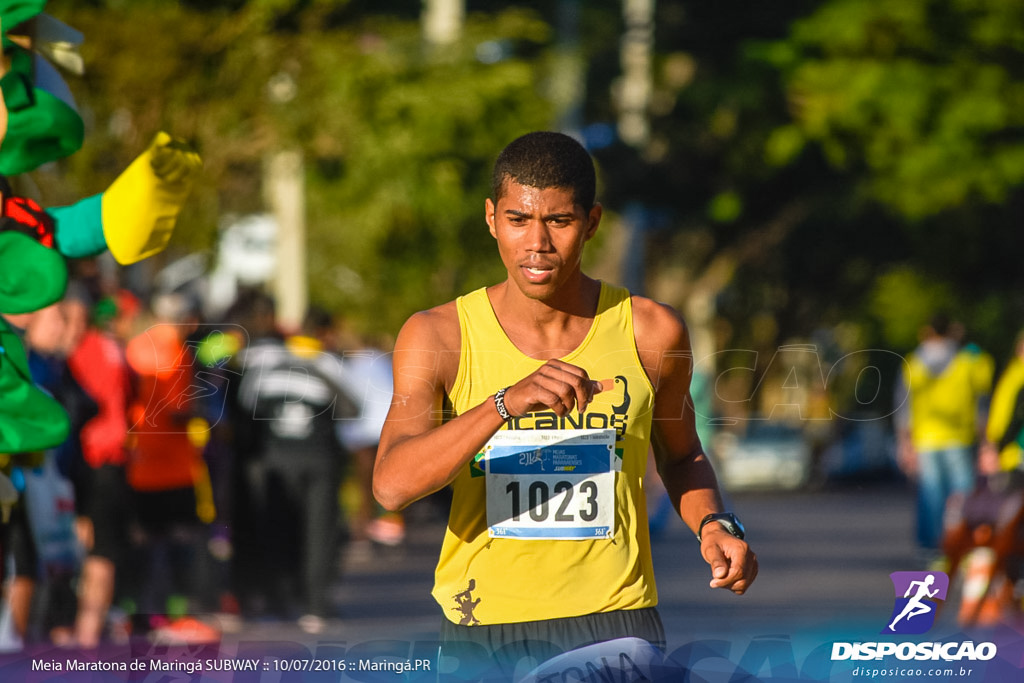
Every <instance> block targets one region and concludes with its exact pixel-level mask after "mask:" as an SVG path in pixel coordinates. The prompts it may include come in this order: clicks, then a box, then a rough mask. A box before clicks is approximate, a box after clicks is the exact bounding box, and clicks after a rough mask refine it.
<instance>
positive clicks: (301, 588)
mask: <svg viewBox="0 0 1024 683" xmlns="http://www.w3.org/2000/svg"><path fill="white" fill-rule="evenodd" d="M220 317H221V318H222V319H221V320H219V321H217V322H211V321H209V320H204V319H203V317H202V315H201V313H200V308H199V302H198V301H197V300H195V299H194V298H192V297H190V296H188V295H183V294H178V293H171V294H158V295H155V296H153V297H152V298H151V299H150V300H148V301H143V300H142V299H140V298H139V297H138V296H136V295H135V294H133V293H131V292H129V291H126V290H124V289H120V288H116V287H109V286H104V285H103V284H102V281H101V280H100V279H99V278H93V277H80V278H78V279H75V280H73V281H72V283H71V285H70V286H69V288H68V291H67V294H66V295H65V297H64V299H63V300H62V301H61V302H59V303H57V304H55V305H53V306H50V307H48V308H45V309H43V310H40V311H37V312H35V313H30V314H25V315H18V316H9V317H8V320H9V322H10V323H11V324H12V325H13V326H15V327H16V328H17V329H18V330H20V332H21V334H22V336H23V339H24V342H25V346H26V349H27V352H28V353H29V361H30V366H31V369H32V373H33V379H34V380H35V381H36V382H37V383H38V384H39V385H41V386H43V387H44V388H46V390H47V391H49V392H50V393H51V394H52V395H53V396H54V397H55V398H57V399H58V400H59V401H60V402H61V404H62V405H63V406H64V407H65V409H66V410H67V412H68V413H69V415H70V416H71V422H72V434H71V436H70V438H69V439H68V440H67V441H66V442H65V443H64V444H62V445H61V446H60V447H58V448H55V449H52V450H50V451H47V452H43V453H15V454H3V455H0V466H2V470H3V471H4V472H5V473H6V474H8V476H9V477H10V479H11V481H12V482H13V483H14V485H15V488H16V489H17V492H18V500H17V503H16V504H14V506H13V507H12V508H11V509H9V510H5V511H4V519H3V523H2V524H0V532H2V534H0V542H2V550H3V553H4V556H5V557H4V559H5V568H6V571H5V576H6V581H5V585H4V600H3V613H2V618H0V649H7V650H14V649H18V648H21V647H24V645H25V644H26V643H31V642H41V641H48V642H52V643H54V644H57V645H66V646H76V647H81V648H92V647H96V646H98V645H99V644H100V643H102V642H105V641H107V640H114V641H117V640H119V639H127V638H128V637H130V636H132V635H139V634H146V635H149V636H150V637H152V638H155V639H159V640H161V641H162V642H204V641H210V640H215V639H217V638H218V637H220V635H221V632H220V631H221V629H223V628H224V627H225V625H226V624H231V623H236V622H238V620H239V618H261V617H266V618H275V619H290V620H296V621H297V623H298V625H299V626H300V627H301V628H302V629H303V630H304V631H306V632H307V633H311V634H314V633H319V632H320V631H321V630H322V629H323V628H324V626H325V623H326V622H325V620H327V619H329V618H331V617H332V616H334V613H333V609H334V608H333V606H332V602H331V598H330V590H331V585H332V583H333V582H334V580H335V579H336V578H337V577H338V574H339V571H340V562H339V561H340V558H341V553H340V550H341V548H342V544H343V542H345V541H347V543H348V546H347V547H348V548H349V550H350V552H353V553H369V552H372V551H373V548H374V547H375V546H376V545H380V544H385V545H397V544H400V543H402V542H403V539H404V526H403V523H402V518H401V516H398V515H394V514H390V515H388V514H385V513H384V512H383V510H381V509H380V508H378V507H377V506H376V504H375V502H374V501H373V498H372V494H371V490H370V485H371V474H372V467H373V460H374V458H375V454H376V447H377V442H378V440H379V437H380V429H381V426H382V425H383V421H384V417H385V415H386V413H387V410H388V408H389V406H390V402H391V364H390V356H389V354H388V353H387V350H386V349H382V348H377V347H375V346H370V345H366V344H364V343H361V342H360V341H359V340H355V339H351V338H350V335H347V334H345V333H344V332H343V330H342V327H341V326H339V325H338V324H337V321H335V320H334V319H333V318H332V316H331V315H330V314H329V313H327V312H326V311H323V310H319V309H315V308H314V309H311V310H310V311H309V314H308V315H307V317H306V320H305V322H304V324H303V325H302V329H299V330H289V331H282V330H280V329H278V327H277V325H276V324H275V319H276V318H275V309H274V302H273V300H272V298H270V297H269V296H267V295H266V294H263V293H262V292H259V291H249V292H243V293H242V294H240V296H239V297H238V299H237V301H236V302H235V304H234V305H233V306H232V307H231V308H230V309H229V310H228V311H227V312H225V313H224V314H223V316H220ZM342 340H346V341H344V342H343V341H342ZM378 346H381V345H378ZM385 346H386V345H385ZM210 615H217V616H218V618H216V619H212V618H210Z"/></svg>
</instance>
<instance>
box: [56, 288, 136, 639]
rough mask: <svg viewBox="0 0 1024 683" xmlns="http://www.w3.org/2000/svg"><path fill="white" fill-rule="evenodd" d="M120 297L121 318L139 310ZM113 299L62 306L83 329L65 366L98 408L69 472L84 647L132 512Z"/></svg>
mask: <svg viewBox="0 0 1024 683" xmlns="http://www.w3.org/2000/svg"><path fill="white" fill-rule="evenodd" d="M118 299H119V300H120V301H121V302H122V304H121V309H120V314H121V315H130V314H131V313H130V310H131V309H133V308H137V304H136V303H135V302H134V301H133V299H132V297H130V295H127V294H122V295H120V296H119V297H118ZM118 299H114V298H107V299H103V300H101V301H100V302H98V303H97V305H96V306H95V307H90V305H89V302H88V300H87V299H86V296H85V295H84V294H83V293H82V292H80V291H77V290H76V291H72V292H70V295H69V296H68V297H67V298H66V299H65V303H64V306H65V311H66V314H67V323H68V325H69V329H70V330H71V332H69V336H71V337H74V336H75V335H76V334H78V332H77V331H78V330H81V331H82V332H81V341H80V342H79V343H78V344H76V345H75V347H74V350H73V351H72V352H71V355H70V356H69V358H68V366H69V367H70V368H71V373H72V375H73V376H74V377H75V379H76V380H77V381H78V383H79V384H81V386H82V388H83V389H85V391H86V393H87V394H89V396H90V397H91V398H92V399H93V401H95V402H96V405H97V407H98V414H97V415H96V417H94V418H93V419H91V420H89V422H87V423H86V424H85V426H84V427H83V428H82V431H81V435H80V440H81V448H82V459H83V467H82V468H81V471H80V472H79V473H77V474H76V475H75V477H74V479H75V483H76V488H75V497H76V503H77V507H78V510H79V518H78V525H79V526H78V532H79V538H80V540H81V542H82V545H83V547H84V548H85V550H86V553H87V555H86V558H85V560H84V562H83V565H82V575H81V578H80V580H79V588H78V616H77V619H76V622H75V638H76V640H77V642H78V645H79V646H81V647H85V648H93V647H96V646H97V645H98V644H99V642H100V639H101V636H102V634H103V629H104V626H105V624H106V620H107V613H108V611H109V609H110V605H111V602H112V600H113V598H114V587H115V584H114V581H115V574H116V573H117V568H118V567H119V566H123V565H122V562H123V560H124V559H125V558H124V556H123V552H124V549H125V548H126V547H127V541H128V534H127V527H128V519H129V516H130V511H131V508H130V506H129V499H130V495H129V490H128V486H127V483H126V480H125V469H124V468H125V463H126V462H127V451H126V441H127V435H128V421H127V414H128V413H127V411H128V403H129V401H130V399H131V395H132V387H131V375H130V371H129V369H128V364H127V362H126V361H125V358H124V352H123V350H122V347H121V345H120V343H119V342H118V341H117V339H116V338H115V337H114V335H113V334H112V333H111V327H112V324H113V322H114V320H115V319H116V318H117V316H118V314H119V308H118V303H117V302H118ZM90 316H91V323H90V322H89V321H90Z"/></svg>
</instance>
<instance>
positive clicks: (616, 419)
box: [433, 283, 657, 625]
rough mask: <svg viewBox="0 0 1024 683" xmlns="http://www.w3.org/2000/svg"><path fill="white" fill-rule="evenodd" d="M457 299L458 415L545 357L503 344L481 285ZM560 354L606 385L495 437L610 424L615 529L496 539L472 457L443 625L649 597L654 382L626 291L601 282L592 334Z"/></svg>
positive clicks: (450, 560)
mask: <svg viewBox="0 0 1024 683" xmlns="http://www.w3.org/2000/svg"><path fill="white" fill-rule="evenodd" d="M456 303H457V308H458V314H459V326H460V328H461V332H462V345H461V357H460V361H459V370H458V375H457V377H456V379H455V384H454V386H453V387H452V392H451V396H450V399H451V403H452V407H453V409H454V412H455V414H461V413H463V412H465V411H467V410H469V409H470V408H472V407H473V406H476V405H478V404H480V403H481V402H483V401H485V400H487V399H488V397H490V396H491V395H492V394H493V393H494V392H495V391H497V390H498V389H500V388H502V387H505V386H509V385H511V384H514V383H515V382H517V381H519V380H520V379H522V378H523V377H525V376H526V375H528V374H530V373H531V372H533V371H534V370H536V369H537V368H539V367H540V366H541V365H542V364H543V362H542V361H540V360H537V359H534V358H530V357H528V356H527V355H525V354H524V353H522V352H521V351H520V350H519V349H518V348H516V347H515V346H514V345H513V344H512V342H511V341H509V339H508V337H507V336H506V335H505V333H504V331H503V330H502V328H501V326H500V324H499V323H498V320H497V318H496V317H495V315H494V311H493V309H492V308H491V305H490V300H489V299H488V297H487V292H486V290H484V289H479V290H477V291H475V292H472V293H470V294H467V295H466V296H463V297H460V298H459V299H458V300H457V302H456ZM562 360H564V361H565V362H567V363H572V364H574V365H577V366H579V367H582V368H583V369H585V370H586V371H587V373H588V374H589V376H590V377H591V378H592V379H596V380H605V379H614V380H615V381H614V388H613V389H612V390H610V391H603V392H601V393H599V394H597V395H596V396H595V397H594V401H593V402H592V403H591V404H590V406H588V407H587V409H586V411H585V413H584V415H583V416H582V417H581V416H580V414H579V413H578V412H575V411H574V412H573V413H572V414H570V415H567V416H565V417H564V418H559V417H558V416H556V415H555V414H554V413H553V412H536V413H531V414H529V415H524V416H521V417H517V418H513V419H512V420H510V421H509V423H508V424H506V425H505V427H503V428H502V429H503V430H506V429H507V430H517V431H518V430H537V431H536V432H532V433H525V434H516V435H503V436H515V437H517V438H518V437H520V436H521V437H523V438H527V439H532V438H538V439H539V438H542V437H539V436H537V435H538V434H539V433H542V432H545V430H552V429H561V430H578V429H613V430H615V433H614V439H615V443H614V451H615V456H614V457H616V458H621V460H619V461H618V466H619V468H620V471H617V472H614V473H613V474H612V475H610V476H611V477H612V479H613V481H614V506H613V507H614V525H613V527H614V530H613V531H612V530H609V531H608V534H609V535H608V537H601V538H580V539H572V540H549V539H534V538H529V539H523V538H505V537H493V538H492V537H491V535H490V534H489V532H488V520H487V512H486V506H487V498H486V497H487V492H486V486H485V480H486V479H487V478H488V477H490V476H494V475H493V474H491V475H489V474H486V473H485V468H482V467H481V463H480V461H479V459H478V460H477V461H475V462H473V463H470V464H468V465H467V466H466V467H465V468H463V470H462V472H461V473H460V474H459V475H458V477H457V478H456V480H455V481H454V482H453V484H452V486H453V499H452V507H451V513H450V517H449V522H448V528H447V531H446V533H445V539H444V544H443V546H442V548H441V556H440V559H439V561H438V565H437V570H436V573H435V582H434V590H433V596H434V599H435V600H437V602H438V604H440V605H441V607H442V609H443V610H444V614H445V616H446V617H447V618H448V619H449V620H450V621H453V622H455V623H459V624H464V625H477V624H496V623H513V622H521V621H531V620H535V619H554V618H560V617H571V616H579V615H584V614H592V613H596V612H607V611H611V610H619V609H638V608H643V607H651V606H654V605H656V604H657V592H656V590H655V585H654V571H653V566H652V562H651V551H650V539H649V536H648V526H647V507H646V499H645V496H644V477H645V473H646V465H647V453H648V449H649V446H650V435H651V416H652V408H653V404H654V390H653V388H652V386H651V383H650V381H649V380H648V378H647V375H646V373H645V372H644V369H643V366H642V365H641V363H640V359H639V356H638V355H637V351H636V343H635V337H634V333H633V317H632V307H631V302H630V297H629V292H628V291H627V290H625V289H622V288H617V287H612V286H609V285H607V284H604V283H602V285H601V295H600V300H599V303H598V310H597V315H596V317H595V319H594V322H593V324H592V326H591V329H590V332H589V333H588V334H587V337H586V338H585V339H584V340H583V342H582V343H581V344H580V345H579V347H578V348H577V349H575V350H574V351H572V352H571V353H569V354H568V355H567V356H563V357H562ZM547 433H548V434H551V432H550V431H548V432H547ZM613 460H614V458H613ZM610 489H611V487H609V490H610ZM532 493H533V491H532V490H531V495H532ZM523 495H524V499H525V492H524V494H523ZM609 495H610V494H609ZM531 500H532V498H531ZM524 502H525V501H524ZM554 507H555V506H554V505H552V510H551V514H554V513H555V512H556V510H554ZM535 511H536V509H535V510H531V514H532V513H533V512H535ZM581 514H582V513H581ZM570 516H571V515H570ZM524 518H525V512H524Z"/></svg>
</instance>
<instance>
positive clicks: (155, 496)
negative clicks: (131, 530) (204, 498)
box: [135, 486, 199, 538]
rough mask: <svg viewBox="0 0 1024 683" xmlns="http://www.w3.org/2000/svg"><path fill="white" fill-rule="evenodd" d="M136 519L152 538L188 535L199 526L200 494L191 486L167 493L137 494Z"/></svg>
mask: <svg viewBox="0 0 1024 683" xmlns="http://www.w3.org/2000/svg"><path fill="white" fill-rule="evenodd" d="M135 515H136V519H137V520H138V522H139V527H140V529H141V531H142V532H143V533H144V534H145V535H146V536H147V537H148V538H158V537H164V536H172V535H177V534H180V533H187V532H189V531H191V530H192V529H193V528H194V527H197V526H198V525H199V518H198V517H197V516H196V491H195V489H194V488H192V487H191V486H188V487H183V488H177V489H167V490H165V491H136V492H135Z"/></svg>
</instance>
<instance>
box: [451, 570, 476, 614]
mask: <svg viewBox="0 0 1024 683" xmlns="http://www.w3.org/2000/svg"><path fill="white" fill-rule="evenodd" d="M474 590H476V579H470V580H469V585H468V586H466V590H464V591H461V592H459V593H456V594H455V595H453V596H452V600H454V601H455V607H452V609H453V610H455V611H456V612H458V613H459V614H461V615H462V618H461V619H459V626H475V625H477V624H479V623H480V620H479V619H477V618H476V617H475V616H473V611H474V610H475V609H476V606H477V605H479V604H480V598H476V599H474V598H473V591H474Z"/></svg>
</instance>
